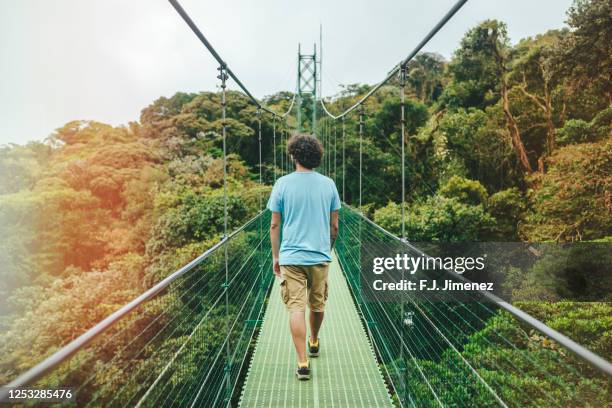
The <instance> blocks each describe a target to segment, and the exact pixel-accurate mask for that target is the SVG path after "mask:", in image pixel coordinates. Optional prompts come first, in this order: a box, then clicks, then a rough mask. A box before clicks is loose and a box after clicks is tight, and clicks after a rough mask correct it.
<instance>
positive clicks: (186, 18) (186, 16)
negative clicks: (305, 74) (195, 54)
mask: <svg viewBox="0 0 612 408" xmlns="http://www.w3.org/2000/svg"><path fill="white" fill-rule="evenodd" d="M168 1H169V2H170V4H171V5H172V7H174V9H175V10H176V12H177V13H178V14H179V15H180V16H181V17H182V18H183V20H184V21H185V23H187V25H188V26H189V28H191V31H193V33H194V34H195V35H196V37H198V39H199V40H200V41H201V42H202V44H204V46H205V47H206V49H207V50H208V52H210V53H211V55H212V56H213V57H214V58H215V59H216V60H217V62H218V63H219V65H220V66H221V67H222V68H223V69H224V70H225V72H226V73H227V75H229V77H230V78H232V79H233V80H234V82H236V85H238V87H240V89H242V91H243V92H244V93H245V94H246V95H247V96H248V97H249V99H251V101H253V103H254V104H255V105H256V106H257V108H259V109H262V110H264V111H266V112H268V113H271V114H272V115H274V116H278V117H282V118H284V117H286V116H287V115H288V114H289V112H290V111H291V108H292V107H293V102H295V97H296V96H295V93H294V94H293V100H292V102H291V105H290V107H289V109H288V110H287V111H286V112H284V113H278V112H276V111H274V110H273V109H272V108H269V107H267V106H265V105H263V104H262V103H261V102H259V101H258V100H257V99H255V97H254V96H253V94H251V92H250V91H249V90H248V89H247V87H246V86H245V85H244V84H243V83H242V81H240V79H239V78H238V76H237V75H236V74H234V72H233V71H232V70H231V69H230V67H229V66H228V65H227V63H226V62H225V61H224V60H223V58H221V55H219V53H218V52H217V50H215V48H214V47H213V46H212V44H211V43H210V41H208V39H207V38H206V37H205V36H204V34H202V31H200V29H199V28H198V26H197V25H196V24H195V23H194V22H193V20H192V19H191V17H189V14H187V12H186V11H185V9H184V8H183V7H182V6H181V5H180V3H179V2H178V0H168Z"/></svg>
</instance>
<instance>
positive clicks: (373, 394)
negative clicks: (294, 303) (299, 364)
mask: <svg viewBox="0 0 612 408" xmlns="http://www.w3.org/2000/svg"><path fill="white" fill-rule="evenodd" d="M319 337H320V339H321V356H320V357H318V358H313V359H311V367H312V370H313V371H312V378H311V380H310V381H298V380H297V379H296V378H295V368H296V357H295V350H294V348H293V343H292V341H291V337H290V334H289V323H288V316H287V312H286V311H285V308H284V306H283V304H282V302H281V299H280V290H279V285H278V281H276V282H275V284H274V287H273V289H272V292H271V294H270V300H269V304H268V308H267V310H266V313H265V316H264V322H263V325H262V330H261V333H260V335H259V338H258V340H257V346H256V349H255V353H254V355H253V358H252V360H251V366H250V368H249V373H248V376H247V380H246V382H245V385H244V389H243V391H242V397H241V400H240V406H241V407H291V408H294V407H325V408H327V407H390V406H393V404H392V402H391V399H390V397H389V394H388V392H387V388H386V386H385V383H384V381H383V378H382V375H381V373H380V370H379V368H378V365H377V362H376V358H375V356H374V353H373V351H372V347H371V345H370V343H369V340H368V338H367V336H366V333H365V331H364V329H363V326H362V324H361V320H360V318H359V315H358V314H357V310H356V308H355V305H354V303H353V299H352V297H351V294H350V292H349V288H348V285H347V283H346V281H345V279H344V276H343V275H342V271H341V270H340V266H339V263H338V260H337V259H336V258H335V257H334V261H333V263H332V264H331V266H330V271H329V299H328V303H327V306H326V315H325V321H324V322H323V327H322V328H321V333H320V335H319Z"/></svg>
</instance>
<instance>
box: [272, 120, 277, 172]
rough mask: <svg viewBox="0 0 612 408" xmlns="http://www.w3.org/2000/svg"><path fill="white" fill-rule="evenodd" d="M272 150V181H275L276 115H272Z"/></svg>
mask: <svg viewBox="0 0 612 408" xmlns="http://www.w3.org/2000/svg"><path fill="white" fill-rule="evenodd" d="M272 152H274V182H275V183H276V116H272Z"/></svg>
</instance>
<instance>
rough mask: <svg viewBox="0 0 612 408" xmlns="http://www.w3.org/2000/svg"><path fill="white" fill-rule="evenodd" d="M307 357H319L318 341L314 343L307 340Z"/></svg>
mask: <svg viewBox="0 0 612 408" xmlns="http://www.w3.org/2000/svg"><path fill="white" fill-rule="evenodd" d="M308 355H309V356H310V357H319V339H318V338H317V341H316V342H314V343H313V342H312V341H311V340H310V339H308Z"/></svg>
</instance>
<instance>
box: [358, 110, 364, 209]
mask: <svg viewBox="0 0 612 408" xmlns="http://www.w3.org/2000/svg"><path fill="white" fill-rule="evenodd" d="M362 176H363V105H360V106H359V211H361V204H362V203H361V198H362V195H363V192H362V179H363V177H362Z"/></svg>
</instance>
